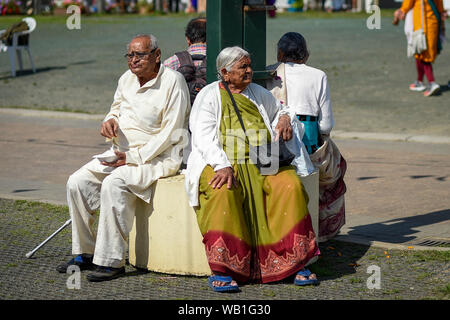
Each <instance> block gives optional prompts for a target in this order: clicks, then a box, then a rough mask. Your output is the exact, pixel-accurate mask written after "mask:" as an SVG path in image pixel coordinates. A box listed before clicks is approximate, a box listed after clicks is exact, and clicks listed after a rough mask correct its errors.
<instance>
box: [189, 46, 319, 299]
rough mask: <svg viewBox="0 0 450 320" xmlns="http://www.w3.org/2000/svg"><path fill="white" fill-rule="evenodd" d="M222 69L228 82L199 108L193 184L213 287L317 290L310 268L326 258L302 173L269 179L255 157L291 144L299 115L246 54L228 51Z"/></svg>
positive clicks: (204, 95)
mask: <svg viewBox="0 0 450 320" xmlns="http://www.w3.org/2000/svg"><path fill="white" fill-rule="evenodd" d="M216 64H217V71H218V74H219V78H220V80H219V81H216V82H213V83H211V84H209V85H207V86H206V87H204V88H203V89H202V90H201V91H200V93H199V94H198V95H197V98H196V100H195V103H194V105H193V107H192V111H191V116H190V129H191V131H192V152H191V153H190V155H189V158H188V163H187V169H186V180H185V181H186V191H187V193H188V196H189V202H190V205H191V206H193V207H194V209H195V211H196V214H197V221H198V224H199V227H200V231H201V233H202V235H203V243H204V244H205V249H206V255H207V258H208V262H209V265H210V268H211V271H212V274H213V275H212V276H211V277H209V285H210V287H211V288H212V289H213V290H214V291H237V290H239V289H238V283H248V282H256V283H267V282H273V281H279V280H282V279H285V278H287V277H290V276H294V275H295V279H294V283H296V284H298V285H305V284H315V283H317V281H318V280H317V277H316V275H315V274H312V273H311V272H310V271H309V270H308V269H305V265H306V264H307V263H308V261H310V260H311V259H312V258H313V257H315V256H317V255H319V254H320V252H319V248H318V247H317V243H316V235H315V234H314V231H313V227H312V223H311V217H310V215H309V213H308V208H307V201H308V196H307V194H306V192H305V189H304V187H303V185H302V182H301V180H300V178H299V177H298V176H297V174H296V168H295V167H294V166H292V165H289V166H284V167H280V168H279V169H278V171H277V172H276V173H275V174H272V175H262V171H261V172H260V171H259V169H258V167H257V166H256V165H255V164H254V163H253V162H252V159H251V157H250V156H249V143H251V144H252V145H254V146H257V145H262V144H266V143H268V142H271V141H275V140H278V139H279V138H281V139H283V140H289V139H291V138H292V127H291V121H293V119H294V117H295V115H294V114H293V113H291V112H290V111H289V109H288V108H283V107H282V105H281V104H280V103H279V102H278V101H277V100H276V99H275V98H274V97H273V96H272V94H271V93H270V92H269V91H267V90H266V89H264V88H263V87H261V86H259V85H257V84H255V83H252V82H251V81H252V76H253V71H252V68H251V60H250V55H249V53H248V52H246V51H245V50H243V49H242V48H239V47H230V48H225V49H223V50H222V51H221V52H220V54H219V55H218V57H217V61H216ZM227 87H228V89H229V91H230V93H228V92H227V90H226V89H227ZM230 94H232V96H233V98H234V100H235V102H236V106H237V108H238V110H239V112H240V115H241V118H242V121H243V124H244V126H245V128H246V132H247V139H246V138H245V133H244V130H243V128H242V126H241V124H240V121H239V118H238V115H237V113H236V111H235V109H234V107H233V102H232V100H231V97H230Z"/></svg>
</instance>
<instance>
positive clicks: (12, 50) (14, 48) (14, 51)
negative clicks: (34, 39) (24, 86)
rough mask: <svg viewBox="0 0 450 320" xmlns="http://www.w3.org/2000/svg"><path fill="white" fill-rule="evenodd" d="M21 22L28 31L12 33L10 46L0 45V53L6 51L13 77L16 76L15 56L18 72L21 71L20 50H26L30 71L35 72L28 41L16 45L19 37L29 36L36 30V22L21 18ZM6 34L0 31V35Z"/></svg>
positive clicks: (29, 18)
mask: <svg viewBox="0 0 450 320" xmlns="http://www.w3.org/2000/svg"><path fill="white" fill-rule="evenodd" d="M22 21H25V22H26V24H27V25H28V30H26V31H22V32H15V33H13V39H12V45H10V46H9V45H7V44H3V43H2V44H1V45H0V51H8V54H9V61H10V63H11V74H12V76H13V77H15V76H16V56H17V60H18V61H19V68H20V70H23V63H22V52H21V50H26V51H27V53H28V57H29V58H30V63H31V69H32V70H33V72H36V68H35V67H34V63H33V58H32V57H31V51H30V46H29V41H28V43H27V44H25V45H20V46H19V45H18V41H19V36H21V35H25V34H29V33H31V32H33V30H34V29H36V20H35V19H34V18H32V17H27V18H23V19H22ZM4 32H6V30H0V35H1V34H3V33H4Z"/></svg>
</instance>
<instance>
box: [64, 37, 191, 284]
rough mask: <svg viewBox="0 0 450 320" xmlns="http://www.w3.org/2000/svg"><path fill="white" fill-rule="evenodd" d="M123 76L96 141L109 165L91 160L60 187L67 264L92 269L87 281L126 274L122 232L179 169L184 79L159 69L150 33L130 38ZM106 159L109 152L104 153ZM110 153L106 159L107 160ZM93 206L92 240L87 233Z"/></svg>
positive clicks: (125, 233)
mask: <svg viewBox="0 0 450 320" xmlns="http://www.w3.org/2000/svg"><path fill="white" fill-rule="evenodd" d="M125 57H126V59H127V61H128V67H129V70H128V71H126V72H125V73H124V74H123V75H122V76H121V77H120V79H119V83H118V86H117V90H116V93H115V95H114V101H113V103H112V105H111V111H110V112H109V113H108V115H107V116H106V118H105V120H104V121H103V123H102V128H101V135H102V136H104V137H106V138H107V139H111V140H112V147H111V150H113V151H114V153H115V155H116V159H115V160H107V161H111V162H105V161H106V160H105V161H100V160H99V159H93V160H92V161H90V162H89V163H87V164H86V165H84V166H83V167H82V168H81V169H79V170H78V171H76V172H75V173H74V174H72V175H71V176H70V178H69V180H68V182H67V202H68V206H69V212H70V215H71V218H72V254H74V255H76V256H75V257H74V258H73V259H72V260H70V261H68V262H66V263H63V264H61V265H59V266H58V267H57V268H56V269H57V271H59V272H61V273H65V272H66V270H67V268H68V267H69V266H70V265H77V266H78V267H79V268H80V269H81V270H86V269H93V268H94V267H95V266H97V269H96V271H95V272H93V273H90V274H88V276H87V278H88V280H89V281H105V280H110V279H114V278H116V277H118V276H120V275H122V274H123V273H124V272H125V268H124V264H125V252H126V249H127V244H128V234H129V232H130V230H131V228H132V226H133V220H134V215H135V211H136V208H146V207H147V204H149V203H150V201H151V188H152V184H153V183H154V182H155V181H157V180H158V179H159V178H161V177H167V176H171V175H174V174H176V173H177V171H178V168H179V167H180V164H181V155H180V154H179V153H180V152H179V150H181V149H182V148H181V145H180V144H181V143H182V141H181V140H182V139H181V136H180V134H179V133H180V131H181V130H180V129H187V121H188V112H189V110H190V102H189V91H188V88H187V85H186V81H185V80H184V78H183V76H182V75H181V74H180V73H178V72H176V71H173V70H171V69H169V68H166V67H164V66H163V65H162V64H161V50H160V49H159V48H158V45H157V40H156V38H155V37H154V36H153V35H139V36H136V37H135V38H133V39H132V40H131V42H130V44H129V45H128V52H127V54H125ZM111 153H112V152H111ZM114 153H113V155H114ZM98 208H100V215H99V223H98V234H97V235H96V233H95V231H94V230H93V222H94V218H95V211H96V210H97V209H98Z"/></svg>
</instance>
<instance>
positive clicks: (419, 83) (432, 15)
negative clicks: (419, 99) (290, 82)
mask: <svg viewBox="0 0 450 320" xmlns="http://www.w3.org/2000/svg"><path fill="white" fill-rule="evenodd" d="M422 3H423V15H422ZM411 9H412V10H413V24H414V31H416V30H419V29H420V28H422V25H423V29H424V32H425V36H426V41H427V50H425V51H423V52H422V53H420V54H416V55H415V57H416V68H417V80H416V81H415V82H414V83H412V84H410V86H409V89H410V90H412V91H425V93H424V96H426V97H428V96H431V95H433V94H435V93H436V92H438V91H439V85H438V84H437V83H436V82H435V80H434V74H433V67H432V65H431V64H432V63H433V62H434V60H435V59H436V56H437V55H438V54H439V52H440V51H441V48H442V44H441V41H440V35H441V34H444V32H445V28H444V26H445V23H444V20H445V19H447V13H446V11H445V9H444V5H443V0H404V1H403V3H402V6H401V8H400V9H398V10H396V11H395V14H394V15H395V16H396V17H397V18H399V19H402V20H404V19H405V16H406V14H407V13H408V11H410V10H411ZM422 16H423V22H422ZM424 75H426V77H427V79H428V82H429V84H430V87H429V88H428V90H426V89H427V88H426V87H425V85H424V84H423V76H424Z"/></svg>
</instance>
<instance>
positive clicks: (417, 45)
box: [411, 0, 427, 54]
mask: <svg viewBox="0 0 450 320" xmlns="http://www.w3.org/2000/svg"><path fill="white" fill-rule="evenodd" d="M420 9H421V12H422V19H421V20H422V21H421V28H420V29H419V30H416V31H414V32H413V34H412V37H411V46H412V49H413V52H414V53H415V54H421V53H422V52H423V51H425V50H427V38H426V36H425V32H424V31H423V0H422V1H421V3H420Z"/></svg>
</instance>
